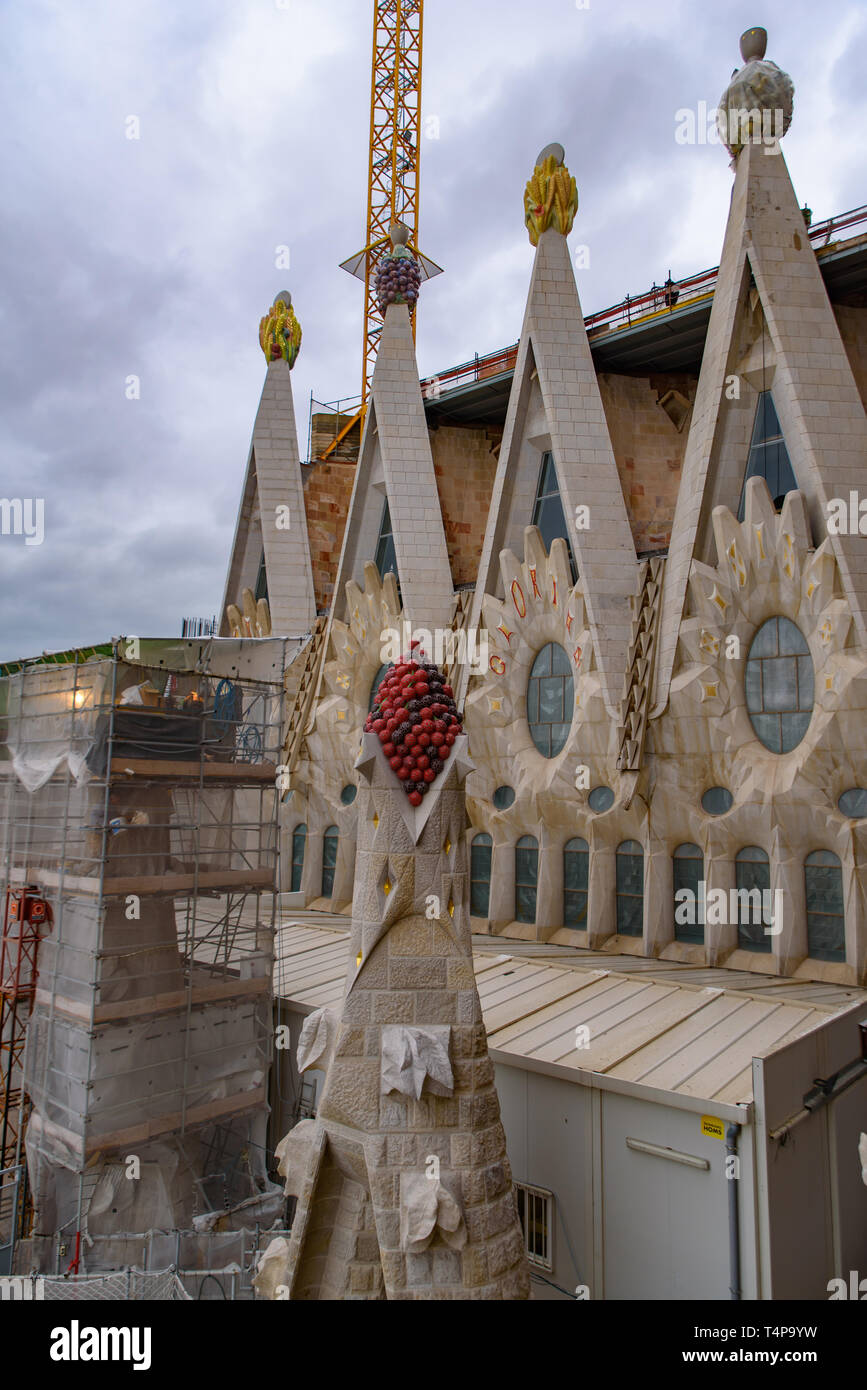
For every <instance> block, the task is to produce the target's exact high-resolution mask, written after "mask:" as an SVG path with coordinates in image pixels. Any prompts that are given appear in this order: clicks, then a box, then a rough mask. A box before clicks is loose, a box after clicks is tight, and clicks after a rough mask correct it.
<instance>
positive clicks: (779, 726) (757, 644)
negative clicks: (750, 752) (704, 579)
mask: <svg viewBox="0 0 867 1390" xmlns="http://www.w3.org/2000/svg"><path fill="white" fill-rule="evenodd" d="M744 680H745V684H746V697H747V710H748V712H749V716H750V723H751V724H752V726H753V729H754V731H755V734H756V737H757V738H759V739H760V740H761V742H762V743H763V744H764V745H765V747H766V748H768V749H770V751H771V752H772V753H789V752H791V750H792V749H793V748H797V746H798V744H799V743H800V742H801V739H802V738H803V737H804V734H805V733H806V732H807V726H808V725H809V723H810V718H811V715H812V713H813V661H812V658H811V656H810V649H809V647H808V646H807V641H806V638H805V637H804V634H803V633H802V631H801V629H800V628H799V627H797V626H796V625H795V624H794V623H793V622H792V620H791V619H790V618H769V619H768V621H767V622H766V623H763V624H762V626H761V627H760V628H759V630H758V632H757V633H756V635H755V637H754V638H753V644H752V646H751V647H750V654H749V656H748V657H747V668H746V673H745V677H744Z"/></svg>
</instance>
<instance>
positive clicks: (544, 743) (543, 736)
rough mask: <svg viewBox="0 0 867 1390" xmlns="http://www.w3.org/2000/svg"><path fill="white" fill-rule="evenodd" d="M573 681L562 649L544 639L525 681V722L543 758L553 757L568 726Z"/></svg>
mask: <svg viewBox="0 0 867 1390" xmlns="http://www.w3.org/2000/svg"><path fill="white" fill-rule="evenodd" d="M574 706H575V683H574V681H573V680H572V668H571V667H570V665H569V658H568V656H567V655H566V653H565V652H564V650H563V648H562V647H561V646H559V645H558V643H556V642H548V643H547V644H546V645H545V646H544V647H543V648H542V650H541V651H540V652H539V653H538V655H537V657H536V660H535V661H534V662H533V669H532V671H531V672H530V680H529V682H528V684H527V722H528V723H529V725H530V733H531V734H532V737H533V742H534V743H535V745H536V747H537V748H538V750H539V752H540V753H541V754H542V756H543V757H545V758H556V756H557V754H558V753H559V752H560V751H561V750H562V748H563V746H564V744H565V742H566V739H567V738H568V737H569V730H570V729H571V727H572V713H573V709H574Z"/></svg>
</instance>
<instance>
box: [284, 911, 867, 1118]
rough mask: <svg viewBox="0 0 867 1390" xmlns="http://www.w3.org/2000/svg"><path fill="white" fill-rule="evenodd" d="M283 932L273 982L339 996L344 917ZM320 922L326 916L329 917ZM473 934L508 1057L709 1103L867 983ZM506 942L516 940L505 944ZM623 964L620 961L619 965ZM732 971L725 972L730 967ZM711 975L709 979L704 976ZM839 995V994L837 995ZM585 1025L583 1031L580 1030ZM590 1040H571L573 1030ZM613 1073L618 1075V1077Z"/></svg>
mask: <svg viewBox="0 0 867 1390" xmlns="http://www.w3.org/2000/svg"><path fill="white" fill-rule="evenodd" d="M298 916H299V917H301V918H303V921H294V922H293V921H292V920H291V919H288V918H287V920H286V922H285V924H284V925H283V926H281V927H280V928H279V930H278V939H277V959H276V962H275V978H274V992H275V994H276V995H278V997H280V998H283V999H286V1000H289V1001H291V1002H293V1003H296V1004H299V1005H301V1006H302V1007H304V1008H305V1009H314V1008H319V1007H321V1006H323V1005H328V1004H332V1005H333V1004H339V1003H340V1001H341V999H342V998H343V992H344V987H345V980H346V969H347V964H348V962H347V940H348V933H347V930H346V926H347V919H346V918H340V917H331V918H325V919H324V920H323V924H322V925H319V922H318V921H317V923H316V925H315V926H313V925H311V918H313V919H315V918H316V916H317V914H314V913H303V914H298ZM326 924H327V925H326ZM504 944H505V943H504V942H497V943H494V944H491V943H489V942H488V941H485V942H484V945H480V943H479V942H478V939H477V940H476V942H474V946H475V950H474V956H473V960H474V965H475V971H476V981H477V984H478V990H479V998H480V1000H481V1004H482V1010H483V1013H484V1018H485V1025H486V1027H487V1030H488V1043H489V1046H490V1047H491V1049H492V1051H493V1052H494V1054H495V1055H496V1056H498V1057H499V1058H500V1059H502V1060H503V1061H511V1062H513V1063H515V1064H520V1063H522V1062H523V1064H524V1065H525V1066H527V1067H529V1068H530V1069H533V1070H542V1071H550V1072H553V1073H555V1074H557V1075H560V1076H564V1077H566V1078H567V1079H568V1078H569V1075H570V1073H574V1079H575V1081H581V1082H587V1080H588V1074H592V1075H594V1076H595V1077H597V1078H599V1077H604V1078H608V1079H610V1081H611V1083H612V1088H613V1089H632V1088H633V1087H634V1086H636V1085H638V1086H642V1087H645V1086H646V1087H651V1088H653V1089H654V1090H658V1091H664V1092H668V1093H670V1094H672V1095H679V1096H682V1097H692V1098H694V1099H697V1100H701V1101H703V1102H706V1103H707V1104H708V1105H711V1104H713V1103H716V1104H717V1105H718V1106H721V1105H745V1104H749V1102H751V1101H752V1098H753V1096H752V1059H753V1057H756V1056H759V1055H760V1054H762V1053H765V1052H768V1051H772V1050H773V1049H774V1048H776V1047H778V1046H779V1045H780V1044H781V1043H784V1042H790V1041H791V1040H792V1039H793V1038H796V1037H798V1036H799V1035H800V1034H801V1033H804V1032H806V1031H807V1030H808V1029H810V1028H813V1027H815V1026H816V1024H819V1023H821V1022H823V1021H824V1020H826V1019H827V1018H828V1017H829V1016H830V1015H831V1014H833V1013H836V1012H838V1011H839V1010H840V1009H841V1008H844V1007H847V1006H848V1005H850V1004H851V1003H852V1002H853V1001H854V1000H857V999H867V991H864V990H852V989H842V988H841V989H834V988H833V987H831V986H822V985H815V984H812V983H811V982H809V981H795V980H792V981H789V980H779V979H778V978H777V977H774V976H762V975H750V974H749V973H748V972H746V971H727V970H725V969H719V968H717V969H711V968H708V969H701V970H696V969H690V968H689V967H684V966H680V965H677V964H674V963H671V964H672V966H673V968H666V967H667V963H666V962H660V961H650V960H646V959H645V960H642V964H643V965H644V966H647V967H648V969H636V968H635V966H636V962H638V961H639V959H640V958H638V957H622V956H597V955H594V953H593V952H586V953H582V954H581V955H580V956H577V953H573V952H571V951H569V952H568V958H564V959H563V960H555V959H552V955H551V948H550V947H548V948H547V954H546V955H545V956H544V958H540V956H539V955H533V954H526V953H513V952H511V951H510V953H509V954H504V953H502V952H499V953H498V952H497V946H498V945H504ZM509 945H510V946H511V945H512V943H509ZM623 967H625V968H623ZM728 976H731V977H732V979H731V980H729V979H728V978H727V977H728ZM711 982H712V983H711ZM841 996H842V997H841ZM582 1027H586V1028H587V1030H588V1033H587V1034H586V1035H583V1034H581V1035H578V1034H576V1030H577V1029H578V1028H582ZM585 1037H586V1042H587V1045H586V1046H576V1040H577V1041H578V1042H579V1043H583V1042H584V1040H585ZM618 1083H623V1085H622V1087H621V1086H619V1085H618Z"/></svg>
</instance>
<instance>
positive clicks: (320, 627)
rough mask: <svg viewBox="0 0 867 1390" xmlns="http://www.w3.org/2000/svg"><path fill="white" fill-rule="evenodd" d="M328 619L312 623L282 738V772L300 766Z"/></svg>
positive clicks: (323, 618)
mask: <svg viewBox="0 0 867 1390" xmlns="http://www.w3.org/2000/svg"><path fill="white" fill-rule="evenodd" d="M327 625H328V619H327V618H325V617H319V618H317V619H316V622H315V623H314V624H313V631H312V633H311V634H310V640H309V642H308V643H307V646H306V647H305V648H304V654H303V656H302V658H301V673H300V677H299V680H298V688H297V690H296V691H295V699H294V700H293V702H292V707H291V709H290V710H289V717H288V719H287V721H286V737H285V738H284V740H283V771H284V773H291V772H294V771H295V768H296V767H297V765H298V759H299V757H300V756H301V745H302V743H303V741H304V734H305V731H306V729H307V721H308V719H309V718H310V710H311V708H312V705H313V699H314V696H315V694H316V689H317V686H318V684H319V672H320V668H321V666H322V659H323V657H324V655H325V648H326V638H327ZM294 669H295V668H294V663H293V665H292V666H290V667H289V669H288V670H287V672H286V679H287V681H288V679H289V678H290V674H294Z"/></svg>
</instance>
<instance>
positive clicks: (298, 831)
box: [292, 825, 307, 893]
mask: <svg viewBox="0 0 867 1390" xmlns="http://www.w3.org/2000/svg"><path fill="white" fill-rule="evenodd" d="M306 844H307V826H306V825H296V827H295V829H294V830H293V831H292V892H293V893H300V892H301V874H302V872H303V870H304V848H305V846H306Z"/></svg>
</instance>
